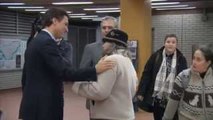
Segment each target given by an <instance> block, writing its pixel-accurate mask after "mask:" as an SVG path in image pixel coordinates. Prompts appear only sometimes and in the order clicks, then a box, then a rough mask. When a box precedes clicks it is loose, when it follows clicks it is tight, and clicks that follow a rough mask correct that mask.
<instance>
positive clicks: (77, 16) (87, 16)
mask: <svg viewBox="0 0 213 120" xmlns="http://www.w3.org/2000/svg"><path fill="white" fill-rule="evenodd" d="M70 17H71V18H89V17H90V18H94V17H98V16H97V15H85V16H82V15H76V16H70Z"/></svg>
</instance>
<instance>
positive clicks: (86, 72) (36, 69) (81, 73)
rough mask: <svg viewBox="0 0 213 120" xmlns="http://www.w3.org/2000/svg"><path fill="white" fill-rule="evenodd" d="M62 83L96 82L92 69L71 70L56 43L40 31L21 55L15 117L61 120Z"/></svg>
mask: <svg viewBox="0 0 213 120" xmlns="http://www.w3.org/2000/svg"><path fill="white" fill-rule="evenodd" d="M62 80H68V81H87V80H93V81H96V80H97V76H96V70H95V68H94V67H93V68H92V67H91V68H85V69H79V70H74V69H72V68H71V65H70V64H69V62H67V61H66V60H64V58H63V57H62V55H61V54H60V52H59V50H58V46H57V44H56V42H55V41H54V40H53V39H52V38H51V36H50V35H49V34H48V33H47V32H45V31H41V32H40V33H39V34H38V35H37V36H36V37H35V39H33V40H32V41H31V42H30V44H29V46H28V48H27V50H26V52H25V66H24V71H23V77H22V84H23V98H22V101H21V106H20V114H19V117H20V118H22V119H23V120H63V83H62V82H63V81H62Z"/></svg>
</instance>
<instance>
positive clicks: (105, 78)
mask: <svg viewBox="0 0 213 120" xmlns="http://www.w3.org/2000/svg"><path fill="white" fill-rule="evenodd" d="M116 69H117V68H116V66H115V67H114V68H113V69H109V70H107V71H105V72H103V73H102V74H99V76H98V81H97V82H91V83H86V82H82V83H74V85H73V86H72V90H73V91H74V92H75V93H76V94H79V95H80V96H83V97H86V98H89V99H92V100H96V101H99V100H104V99H106V98H107V97H109V95H110V93H111V91H112V88H113V86H114V83H115V81H116V71H117V70H116Z"/></svg>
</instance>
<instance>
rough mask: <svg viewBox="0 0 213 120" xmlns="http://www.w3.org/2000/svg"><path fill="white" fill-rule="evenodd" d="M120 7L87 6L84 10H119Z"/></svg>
mask: <svg viewBox="0 0 213 120" xmlns="http://www.w3.org/2000/svg"><path fill="white" fill-rule="evenodd" d="M119 9H120V8H85V9H84V10H86V11H90V10H119Z"/></svg>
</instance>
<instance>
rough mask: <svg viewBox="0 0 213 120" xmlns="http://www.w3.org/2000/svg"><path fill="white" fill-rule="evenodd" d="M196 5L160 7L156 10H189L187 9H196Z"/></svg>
mask: <svg viewBox="0 0 213 120" xmlns="http://www.w3.org/2000/svg"><path fill="white" fill-rule="evenodd" d="M195 8H196V7H185V8H165V9H164V8H162V9H161V8H160V9H156V10H187V9H195Z"/></svg>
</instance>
